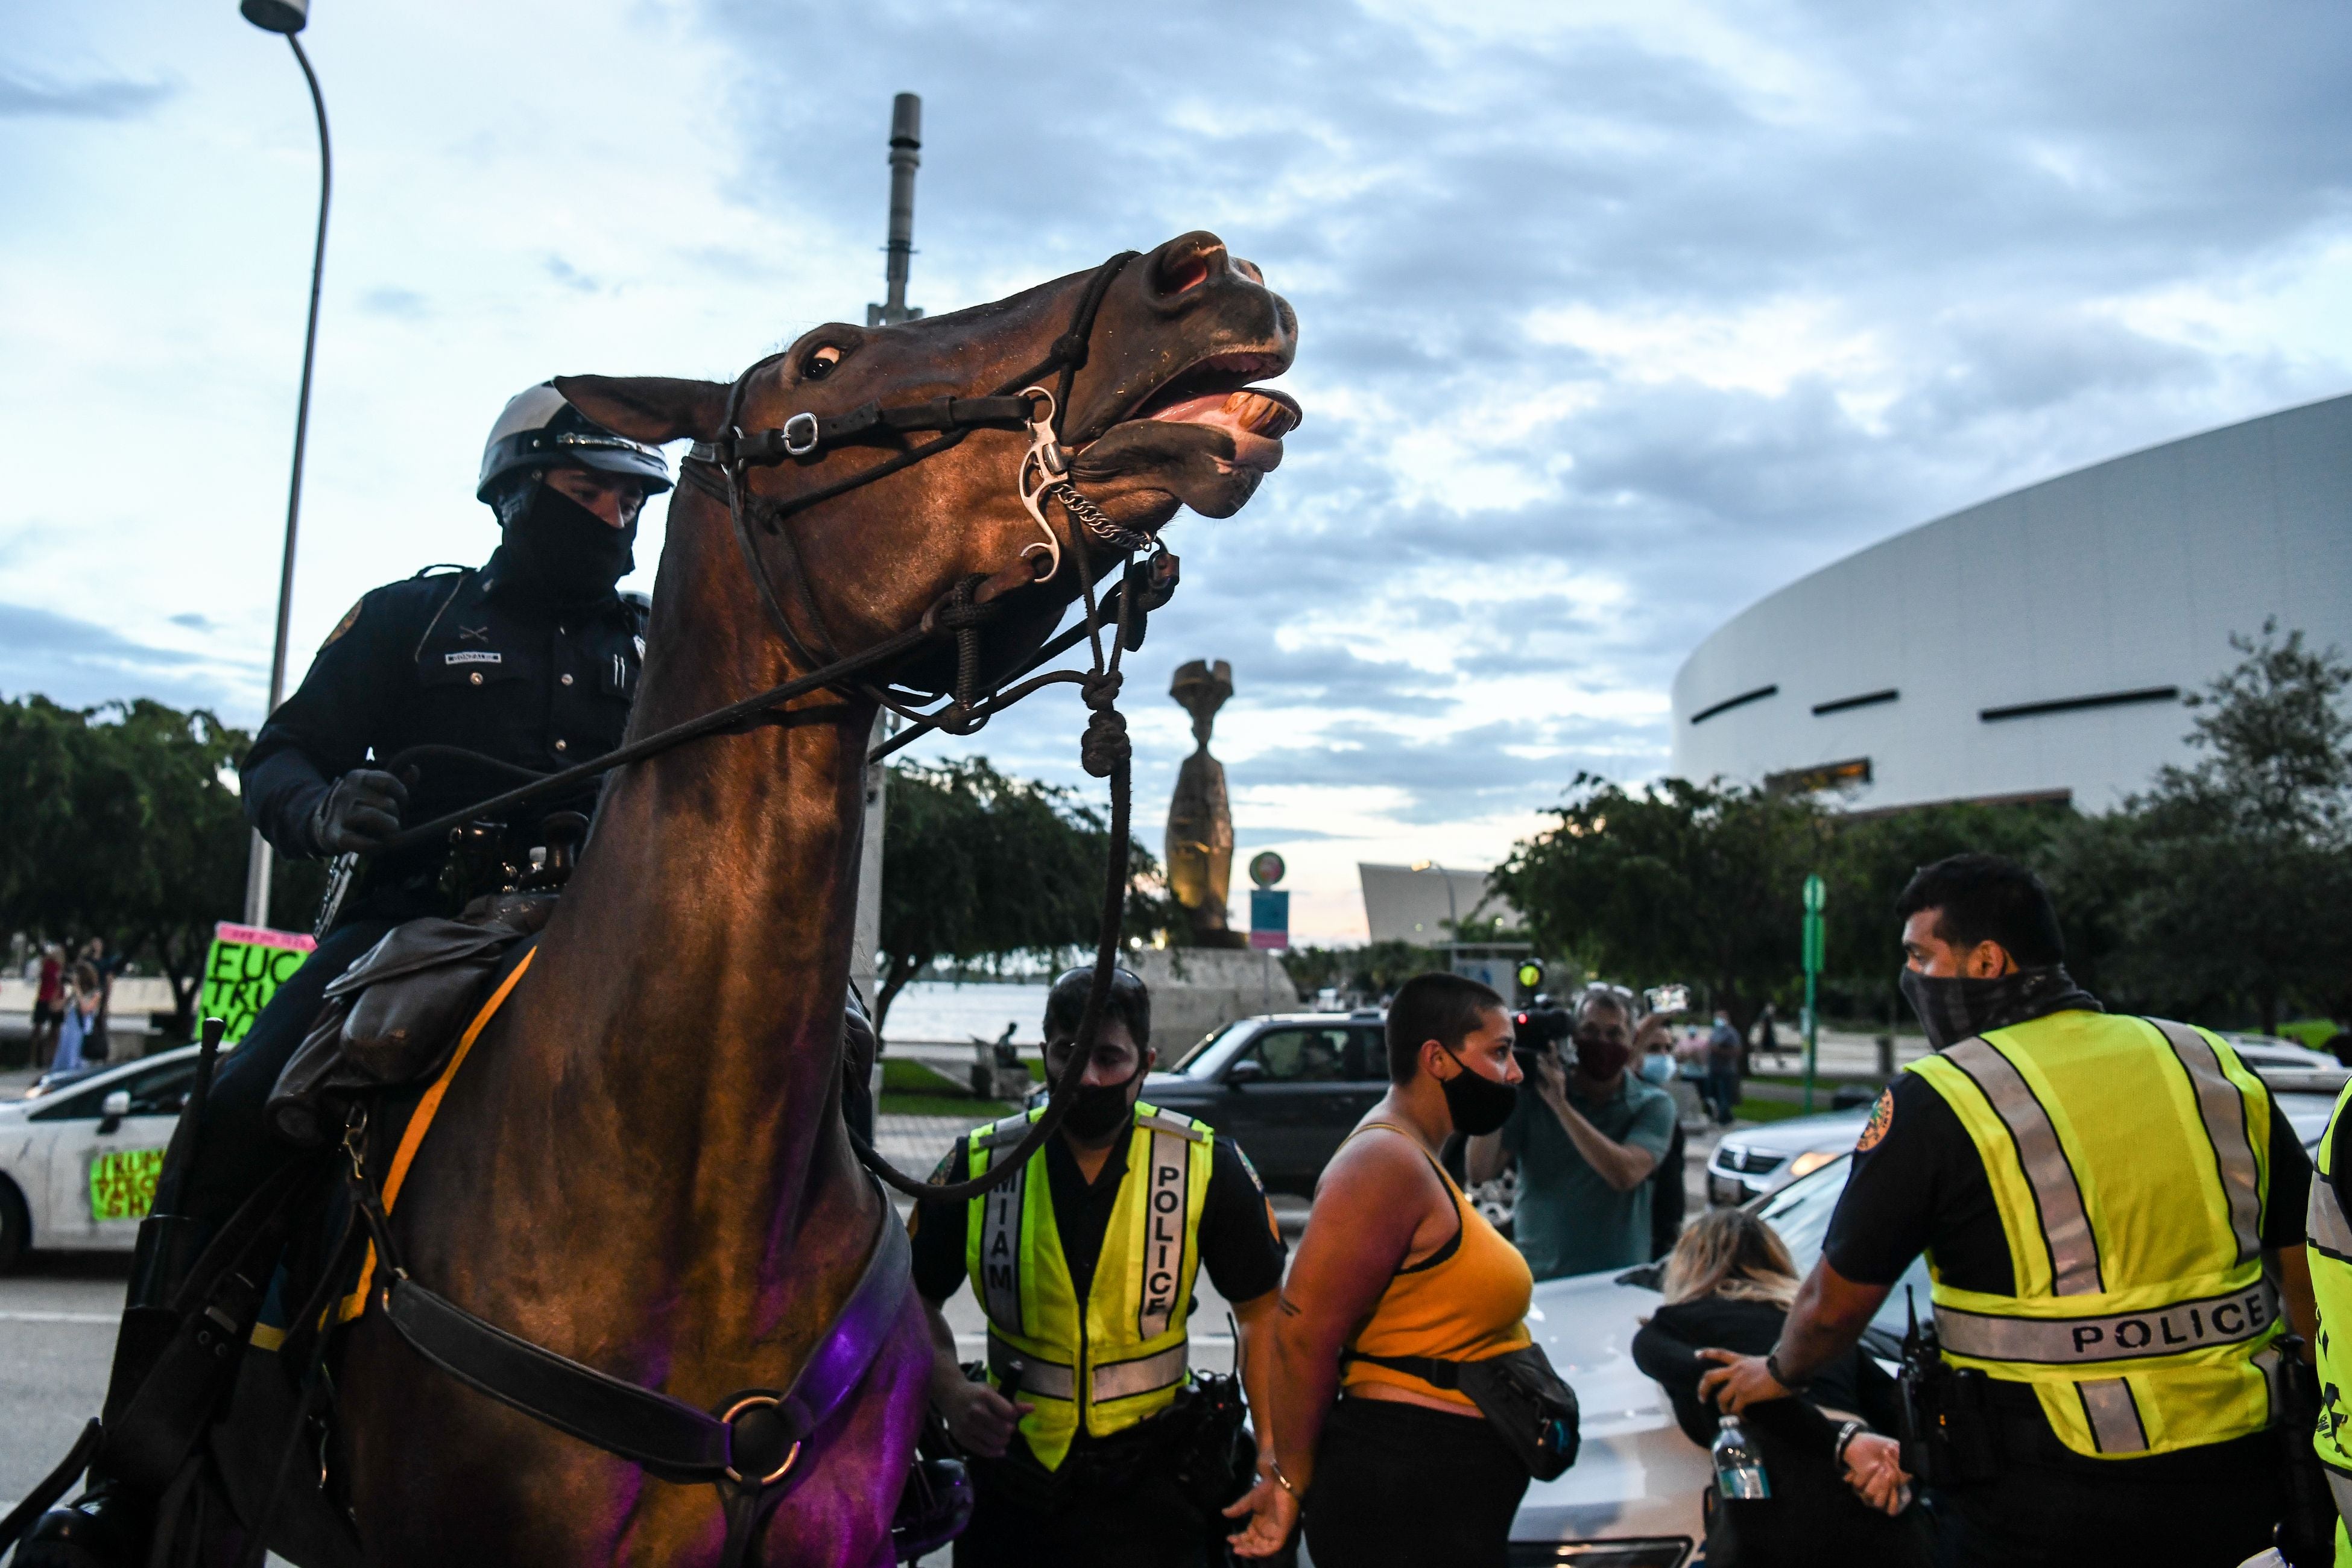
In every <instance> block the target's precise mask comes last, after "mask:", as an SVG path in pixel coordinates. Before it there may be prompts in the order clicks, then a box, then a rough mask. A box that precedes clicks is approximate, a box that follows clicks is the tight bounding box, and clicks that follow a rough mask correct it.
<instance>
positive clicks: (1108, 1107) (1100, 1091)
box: [1062, 1068, 1142, 1139]
mask: <svg viewBox="0 0 2352 1568" xmlns="http://www.w3.org/2000/svg"><path fill="white" fill-rule="evenodd" d="M1136 1070H1137V1071H1138V1072H1140V1071H1141V1070H1142V1069H1141V1068H1137V1069H1136ZM1134 1085H1135V1078H1134V1075H1133V1074H1129V1076H1128V1077H1127V1078H1126V1079H1124V1080H1122V1081H1120V1082H1118V1083H1082V1084H1080V1085H1079V1086H1078V1093H1077V1098H1076V1100H1072V1101H1071V1102H1070V1113H1069V1115H1067V1116H1066V1117H1064V1118H1063V1119H1062V1125H1063V1126H1065V1127H1066V1128H1068V1129H1069V1130H1070V1131H1073V1132H1075V1133H1076V1134H1077V1135H1078V1136H1079V1137H1081V1138H1086V1139H1095V1138H1100V1137H1103V1136H1105V1135H1107V1134H1108V1132H1109V1131H1111V1130H1112V1129H1113V1128H1115V1127H1117V1126H1118V1124H1119V1123H1120V1122H1122V1121H1126V1120H1127V1112H1128V1104H1127V1091H1128V1090H1129V1089H1131V1088H1133V1087H1134Z"/></svg>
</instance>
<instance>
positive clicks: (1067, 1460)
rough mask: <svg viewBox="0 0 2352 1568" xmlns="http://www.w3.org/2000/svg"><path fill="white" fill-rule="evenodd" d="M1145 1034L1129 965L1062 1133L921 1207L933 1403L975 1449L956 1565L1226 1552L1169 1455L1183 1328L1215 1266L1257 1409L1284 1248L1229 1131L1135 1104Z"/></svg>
mask: <svg viewBox="0 0 2352 1568" xmlns="http://www.w3.org/2000/svg"><path fill="white" fill-rule="evenodd" d="M1092 980H1093V971H1092V970H1091V969H1076V970H1072V971H1071V972H1070V973H1067V974H1065V975H1063V976H1062V977H1061V978H1060V979H1059V980H1058V981H1056V982H1055V985H1054V988H1053V990H1052V992H1051V993H1050V994H1048V997H1047V1000H1046V1004H1045V1070H1046V1072H1047V1074H1048V1075H1049V1077H1052V1078H1054V1079H1058V1078H1059V1076H1060V1074H1061V1072H1062V1070H1063V1068H1065V1067H1066V1065H1067V1063H1068V1061H1069V1053H1070V1051H1071V1049H1072V1048H1073V1042H1074V1040H1075V1037H1076V1033H1077V1026H1078V1021H1079V1017H1080V1015H1081V1014H1082V1013H1083V1012H1084V1010H1085V1006H1086V997H1087V988H1088V986H1089V985H1090V984H1092ZM1150 1038H1151V1000H1150V994H1149V992H1147V991H1146V990H1145V988H1144V985H1143V983H1142V981H1140V980H1139V979H1138V978H1137V977H1136V976H1135V975H1133V974H1131V973H1129V972H1127V971H1126V970H1120V971H1118V974H1117V976H1116V980H1115V984H1113V985H1112V987H1111V992H1110V999H1109V1003H1108V1009H1107V1011H1106V1015H1105V1016H1104V1019H1103V1022H1102V1025H1101V1026H1100V1028H1099V1030H1098V1031H1097V1041H1096V1044H1095V1049H1094V1053H1093V1055H1092V1057H1091V1058H1089V1059H1088V1060H1087V1064H1086V1068H1085V1076H1084V1077H1083V1078H1082V1079H1081V1080H1080V1081H1081V1084H1082V1085H1083V1087H1082V1088H1081V1089H1080V1090H1079V1095H1078V1100H1077V1102H1076V1104H1075V1105H1074V1106H1073V1107H1072V1108H1071V1110H1070V1114H1069V1116H1068V1117H1067V1118H1066V1120H1065V1121H1064V1122H1063V1125H1062V1131H1061V1132H1060V1135H1059V1136H1057V1137H1055V1138H1054V1139H1052V1140H1050V1141H1049V1142H1047V1143H1046V1145H1045V1148H1044V1149H1042V1150H1041V1151H1039V1152H1037V1153H1036V1154H1035V1155H1034V1156H1032V1157H1031V1159H1030V1161H1029V1163H1028V1165H1027V1167H1026V1169H1024V1171H1023V1172H1022V1173H1021V1174H1020V1175H1019V1176H1017V1177H1015V1178H1013V1180H1012V1181H1011V1182H1009V1183H1007V1184H1005V1185H1003V1186H1001V1187H998V1188H996V1189H994V1190H993V1191H992V1192H990V1193H989V1194H986V1195H984V1196H982V1197H980V1198H977V1199H974V1200H972V1201H971V1202H970V1203H968V1204H936V1203H926V1204H920V1205H917V1208H916V1212H915V1215H914V1219H913V1221H912V1225H913V1229H914V1243H915V1248H914V1250H915V1287H916V1289H917V1290H918V1291H919V1292H920V1293H921V1295H922V1298H923V1306H924V1310H926V1311H927V1312H928V1313H929V1317H930V1321H931V1339H932V1345H933V1352H932V1375H931V1397H932V1402H933V1404H934V1405H935V1406H936V1407H937V1408H938V1410H939V1411H940V1414H941V1415H943V1416H944V1417H945V1418H946V1420H947V1423H948V1426H949V1429H950V1431H951V1432H952V1433H953V1434H954V1435H955V1437H956V1439H957V1441H958V1442H960V1443H961V1445H962V1446H963V1447H964V1448H965V1450H966V1451H967V1452H968V1453H969V1454H971V1455H972V1456H974V1458H973V1459H972V1461H971V1474H972V1490H973V1495H974V1509H973V1513H972V1519H971V1524H970V1525H969V1526H968V1527H967V1528H966V1530H965V1531H964V1532H963V1534H962V1535H961V1537H960V1538H959V1539H958V1540H957V1542H956V1548H955V1561H956V1563H957V1564H958V1565H959V1568H974V1565H975V1564H981V1565H993V1564H999V1563H1019V1564H1023V1565H1024V1568H1055V1564H1062V1563H1069V1564H1087V1565H1089V1568H1091V1565H1095V1564H1104V1565H1112V1568H1124V1565H1129V1564H1135V1565H1142V1564H1150V1565H1153V1568H1159V1565H1162V1564H1165V1565H1167V1568H1177V1565H1180V1564H1181V1565H1182V1568H1196V1565H1199V1564H1202V1563H1212V1562H1223V1560H1224V1559H1223V1536H1224V1534H1225V1531H1226V1530H1227V1529H1229V1528H1230V1527H1229V1526H1226V1525H1225V1524H1224V1522H1223V1521H1222V1520H1219V1519H1216V1518H1214V1517H1213V1515H1211V1514H1209V1513H1205V1512H1204V1511H1203V1510H1202V1508H1201V1507H1200V1506H1198V1504H1197V1502H1196V1501H1195V1500H1193V1499H1192V1498H1191V1497H1190V1496H1189V1495H1187V1493H1186V1491H1185V1490H1184V1489H1182V1488H1181V1487H1180V1486H1178V1485H1177V1484H1176V1482H1175V1479H1174V1478H1173V1475H1172V1473H1171V1472H1172V1470H1173V1468H1174V1467H1175V1464H1176V1462H1177V1459H1178V1458H1179V1456H1177V1455H1175V1454H1173V1453H1171V1452H1170V1451H1169V1449H1170V1448H1171V1438H1172V1436H1173V1434H1174V1433H1175V1432H1176V1431H1177V1430H1178V1428H1179V1426H1180V1425H1181V1424H1180V1423H1177V1422H1174V1421H1162V1420H1160V1419H1159V1418H1160V1417H1162V1416H1163V1415H1167V1414H1168V1413H1169V1412H1170V1410H1171V1406H1172V1405H1174V1404H1175V1403H1176V1402H1177V1401H1178V1399H1179V1398H1180V1397H1188V1396H1187V1395H1186V1394H1185V1393H1184V1391H1185V1389H1186V1386H1187V1384H1188V1381H1189V1375H1188V1372H1187V1368H1188V1366H1189V1364H1190V1355H1191V1349H1190V1341H1189V1337H1188V1325H1187V1321H1186V1320H1187V1319H1188V1318H1189V1317H1190V1316H1191V1314H1192V1306H1193V1301H1192V1294H1193V1285H1194V1279H1195V1276H1196V1274H1197V1273H1198V1271H1199V1270H1200V1269H1202V1268H1207V1270H1208V1273H1209V1279H1210V1281H1211V1282H1212V1283H1213V1284H1214V1285H1215V1287H1216V1288H1217V1290H1218V1293H1219V1294H1221V1295H1223V1297H1224V1298H1225V1299H1226V1300H1228V1301H1229V1302H1231V1303H1232V1304H1233V1312H1234V1321H1235V1324H1236V1326H1237V1331H1238V1345H1237V1355H1238V1358H1239V1362H1240V1365H1241V1368H1242V1381H1243V1384H1244V1390H1245V1392H1246V1394H1247V1397H1248V1403H1249V1406H1250V1409H1251V1411H1252V1412H1253V1414H1254V1415H1255V1413H1257V1412H1262V1411H1264V1410H1265V1408H1266V1405H1265V1397H1264V1391H1265V1379H1266V1376H1267V1373H1268V1371H1269V1370H1270V1369H1269V1368H1268V1366H1267V1364H1266V1362H1267V1354H1268V1351H1267V1347H1268V1346H1269V1345H1270V1343H1271V1341H1270V1339H1269V1338H1268V1337H1267V1331H1268V1329H1269V1326H1270V1322H1271V1319H1272V1315H1273V1311H1274V1307H1275V1300H1276V1292H1277V1289H1278V1288H1279V1287H1280V1285H1281V1283H1282V1268H1283V1250H1284V1249H1283V1243H1282V1237H1281V1233H1280V1232H1279V1231H1278V1230H1276V1228H1275V1224H1274V1215H1273V1210H1272V1209H1271V1208H1270V1207H1269V1206H1268V1205H1267V1203H1266V1199H1265V1189H1264V1188H1263V1187H1261V1186H1260V1185H1259V1184H1258V1179H1257V1173H1255V1171H1254V1170H1252V1169H1251V1168H1250V1164H1249V1162H1248V1160H1247V1159H1245V1158H1244V1156H1243V1154H1242V1152H1241V1151H1240V1149H1239V1148H1238V1147H1236V1146H1235V1145H1234V1142H1233V1140H1231V1139H1230V1138H1219V1137H1217V1136H1215V1134H1214V1133H1213V1131H1211V1130H1210V1129H1209V1128H1208V1127H1207V1126H1206V1125H1204V1124H1202V1122H1199V1121H1194V1120H1192V1118H1190V1117H1186V1116H1179V1115H1175V1114H1172V1113H1171V1112H1168V1111H1163V1110H1155V1109H1154V1108H1153V1107H1152V1106H1151V1105H1150V1103H1149V1102H1148V1101H1145V1100H1141V1099H1140V1098H1139V1097H1140V1095H1141V1092H1142V1089H1143V1079H1144V1075H1145V1074H1146V1073H1148V1072H1150V1070H1151V1066H1152V1062H1153V1060H1154V1059H1155V1058H1154V1055H1153V1052H1152V1050H1151V1048H1150ZM1042 1114H1043V1111H1042V1110H1036V1111H1031V1112H1028V1113H1025V1114H1022V1115H1016V1116H1011V1117H1007V1118H1006V1119H1005V1120H1004V1121H999V1122H996V1123H994V1124H993V1125H992V1126H988V1127H982V1128H977V1129H975V1130H974V1131H971V1133H969V1134H967V1135H966V1136H965V1137H963V1138H961V1139H959V1140H957V1142H956V1145H955V1147H954V1148H953V1149H951V1150H950V1151H949V1153H948V1157H947V1158H946V1159H945V1160H944V1161H942V1162H941V1163H940V1170H939V1172H938V1173H937V1176H936V1177H935V1179H937V1180H949V1179H953V1178H960V1177H962V1176H966V1175H973V1176H976V1175H979V1174H982V1173H984V1172H986V1171H987V1170H988V1169H989V1167H990V1165H991V1163H992V1162H993V1161H995V1160H996V1159H998V1158H1000V1157H1002V1156H1003V1154H1005V1153H1007V1152H1010V1151H1011V1150H1012V1149H1013V1146H1014V1145H1016V1144H1018V1143H1019V1142H1021V1140H1022V1138H1023V1137H1024V1134H1026V1132H1027V1131H1028V1129H1029V1125H1030V1122H1031V1121H1033V1120H1034V1118H1035V1117H1036V1116H1039V1115H1042ZM966 1278H969V1279H971V1283H972V1290H973V1294H974V1295H975V1296H977V1297H978V1298H979V1300H980V1305H981V1307H982V1310H984V1311H985V1313H986V1316H987V1324H988V1327H987V1350H986V1354H985V1356H984V1358H983V1359H984V1360H985V1363H986V1366H987V1373H986V1381H985V1382H973V1381H971V1380H970V1379H968V1378H966V1376H965V1375H964V1373H963V1370H962V1367H961V1364H960V1363H961V1356H960V1355H959V1353H958V1352H957V1349H956V1341H955V1334H954V1331H953V1330H952V1329H951V1328H950V1326H949V1323H948V1320H947V1317H946V1314H945V1312H944V1311H943V1310H942V1309H943V1307H944V1305H945V1303H946V1302H947V1301H948V1300H949V1299H950V1297H952V1296H953V1295H954V1294H955V1293H956V1291H957V1290H958V1289H960V1288H961V1285H962V1283H963V1281H964V1280H965V1279H966ZM1216 1359H1217V1360H1219V1361H1222V1360H1223V1357H1222V1356H1220V1357H1217V1358H1216ZM1260 1419H1261V1420H1262V1417H1261V1418H1260ZM1245 1480H1246V1478H1244V1481H1245Z"/></svg>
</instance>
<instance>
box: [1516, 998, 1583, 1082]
mask: <svg viewBox="0 0 2352 1568" xmlns="http://www.w3.org/2000/svg"><path fill="white" fill-rule="evenodd" d="M1550 1003H1551V998H1550V997H1549V996H1538V997H1537V998H1536V999H1535V1005H1533V1006H1531V1007H1523V1008H1521V1009H1520V1010H1519V1011H1518V1012H1516V1013H1514V1014H1512V1015H1511V1030H1512V1033H1513V1035H1514V1037H1515V1038H1514V1039H1513V1041H1512V1043H1511V1054H1512V1055H1513V1056H1515V1057H1517V1058H1519V1070H1520V1071H1521V1072H1523V1073H1527V1074H1528V1075H1530V1076H1532V1075H1533V1074H1534V1072H1535V1070H1536V1059H1537V1058H1538V1057H1541V1056H1542V1055H1543V1054H1544V1053H1545V1052H1547V1051H1549V1052H1550V1053H1552V1054H1553V1055H1555V1056H1557V1055H1558V1054H1559V1043H1560V1042H1561V1041H1562V1040H1565V1039H1567V1038H1568V1037H1570V1035H1572V1034H1574V1033H1575V1032H1576V1015H1575V1014H1574V1013H1572V1012H1570V1011H1569V1009H1567V1008H1565V1007H1554V1006H1552V1005H1550Z"/></svg>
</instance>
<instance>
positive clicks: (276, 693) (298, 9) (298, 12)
mask: <svg viewBox="0 0 2352 1568" xmlns="http://www.w3.org/2000/svg"><path fill="white" fill-rule="evenodd" d="M237 10H238V11H239V12H240V13H242V14H243V16H244V17H245V19H246V20H247V21H248V22H250V23H252V24H253V25H254V26H257V27H259V28H260V29H262V30H263V31H264V32H268V33H279V34H283V35H284V36H285V38H286V47H289V48H290V49H292V50H293V51H294V61H295V63H296V64H297V65H299V66H300V67H301V68H302V79H303V80H304V81H306V82H308V83H310V108H311V110H312V111H313V112H314V113H316V114H317V116H318V120H319V236H318V239H317V241H316V242H315V243H314V244H313V245H312V246H311V248H310V324H309V325H308V326H307V327H306V328H305V329H304V331H303V334H302V391H301V395H300V396H299V398H298V399H297V400H296V402H295V405H294V473H293V477H292V478H291V479H289V481H288V483H287V487H286V549H285V552H284V554H283V555H282V556H281V557H280V558H279V561H278V640H277V642H276V644H275V645H274V646H273V647H272V648H271V650H270V655H269V708H268V712H269V713H275V712H276V711H277V710H278V703H279V702H281V701H283V700H285V696H286V633H287V626H288V621H289V616H291V614H292V611H293V605H294V528H295V523H296V522H297V521H299V518H300V516H301V512H302V449H303V447H304V445H305V443H306V442H307V440H308V438H309V436H310V366H311V363H312V362H313V360H314V359H315V358H316V356H317V353H318V349H319V279H320V274H321V272H323V271H324V269H325V268H326V265H327V197H328V194H329V192H330V190H331V188H332V176H333V163H332V161H331V157H330V155H329V153H328V147H327V100H325V99H324V98H322V97H321V96H320V93H319V75H318V73H317V72H316V71H314V70H312V69H311V68H310V56H308V55H306V54H304V53H303V52H302V42H301V40H300V39H299V38H297V37H295V36H294V35H295V34H297V33H299V32H300V31H301V30H302V28H303V26H305V25H306V24H307V23H308V22H309V21H310V0H239V4H238V5H237ZM266 717H267V715H266V714H265V718H266ZM269 864H270V853H269V841H268V839H266V838H264V837H261V835H260V834H259V833H258V832H256V833H255V834H254V836H253V844H252V848H251V850H250V852H249V854H248V855H247V859H246V863H245V923H246V924H247V925H255V926H260V925H268V923H269Z"/></svg>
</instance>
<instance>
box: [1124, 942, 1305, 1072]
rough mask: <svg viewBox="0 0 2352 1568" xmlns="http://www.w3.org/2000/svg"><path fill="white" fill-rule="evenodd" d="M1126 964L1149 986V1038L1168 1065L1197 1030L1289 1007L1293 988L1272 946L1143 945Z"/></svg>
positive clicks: (1291, 1008)
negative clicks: (1267, 949)
mask: <svg viewBox="0 0 2352 1568" xmlns="http://www.w3.org/2000/svg"><path fill="white" fill-rule="evenodd" d="M1127 966H1128V967H1129V969H1132V970H1133V971H1135V973H1137V974H1139V975H1140V976H1141V977H1142V979H1143V983H1144V984H1146V985H1149V986H1150V988H1151V1043H1152V1045H1153V1046H1154V1047H1157V1048H1158V1049H1159V1052H1160V1065H1161V1066H1163V1067H1166V1066H1170V1065H1172V1064H1173V1063H1174V1062H1175V1061H1176V1059H1177V1058H1179V1057H1181V1056H1182V1055H1183V1054H1184V1053H1185V1052H1186V1051H1188V1050H1190V1049H1192V1046H1193V1043H1194V1042H1195V1041H1197V1040H1199V1039H1200V1038H1201V1037H1202V1036H1203V1035H1206V1034H1209V1033H1211V1032H1213V1031H1214V1030H1217V1029H1221V1028H1223V1027H1224V1026H1226V1025H1227V1024H1230V1023H1233V1022H1234V1021H1235V1020H1236V1019H1240V1018H1252V1017H1255V1016H1257V1015H1259V1014H1261V1013H1289V1012H1295V1011H1297V1007H1298V991H1297V987H1296V986H1294V985H1292V984H1291V983H1290V975H1289V973H1288V972H1287V971H1286V970H1285V969H1284V968H1283V967H1282V960H1281V958H1280V957H1279V956H1278V955H1276V954H1275V953H1272V952H1249V951H1247V950H1235V949H1232V948H1213V947H1169V948H1147V949H1145V950H1144V951H1142V952H1129V953H1128V954H1127Z"/></svg>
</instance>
